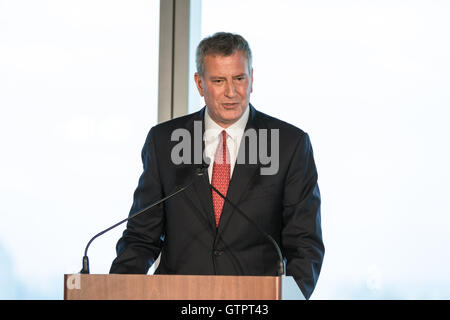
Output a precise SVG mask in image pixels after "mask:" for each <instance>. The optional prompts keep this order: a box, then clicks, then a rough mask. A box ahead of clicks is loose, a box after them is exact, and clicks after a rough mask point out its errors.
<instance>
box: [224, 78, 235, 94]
mask: <svg viewBox="0 0 450 320" xmlns="http://www.w3.org/2000/svg"><path fill="white" fill-rule="evenodd" d="M225 96H226V97H228V98H233V97H235V96H236V87H235V86H234V83H233V81H228V83H227V87H226V89H225Z"/></svg>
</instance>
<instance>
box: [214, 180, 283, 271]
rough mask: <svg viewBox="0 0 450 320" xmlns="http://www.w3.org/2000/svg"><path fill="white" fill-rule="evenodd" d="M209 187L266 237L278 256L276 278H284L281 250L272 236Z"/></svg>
mask: <svg viewBox="0 0 450 320" xmlns="http://www.w3.org/2000/svg"><path fill="white" fill-rule="evenodd" d="M209 185H210V187H211V188H212V189H213V190H214V191H215V192H216V193H217V194H218V195H219V196H220V197H221V198H222V199H224V200H225V201H227V202H228V203H229V204H230V205H231V206H232V207H233V209H235V210H236V211H237V212H238V213H239V214H240V215H241V216H243V217H244V218H245V220H247V221H248V222H249V223H250V224H252V225H253V226H254V227H255V228H256V229H258V231H259V232H260V233H261V234H263V235H264V237H266V238H267V239H268V240H269V241H270V242H271V243H272V245H273V246H274V248H275V250H276V251H277V254H278V270H277V275H278V276H284V275H285V274H286V273H285V270H284V261H283V255H282V253H281V249H280V247H279V246H278V244H277V242H276V241H275V240H274V239H273V238H272V236H271V235H270V234H268V233H267V232H265V231H264V230H262V229H261V227H260V226H259V225H258V224H256V223H255V222H254V221H253V220H252V219H250V218H249V217H248V216H247V215H246V214H245V213H244V212H242V210H241V209H239V208H238V207H237V206H236V205H235V204H234V203H233V202H231V200H230V199H228V198H227V197H226V196H224V195H223V194H222V193H221V192H220V191H219V190H217V189H216V188H215V187H214V186H213V185H212V184H209Z"/></svg>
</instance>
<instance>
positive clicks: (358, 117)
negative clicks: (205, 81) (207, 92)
mask: <svg viewBox="0 0 450 320" xmlns="http://www.w3.org/2000/svg"><path fill="white" fill-rule="evenodd" d="M202 10H203V11H202V15H203V19H202V30H203V31H202V32H203V36H207V35H210V34H213V33H214V32H217V31H230V32H236V33H239V34H241V35H243V36H244V37H245V38H246V39H247V40H248V41H249V43H250V46H251V48H252V51H253V58H254V59H253V67H254V87H253V89H254V90H253V95H252V98H251V102H252V104H253V105H254V106H255V107H256V108H257V109H259V110H260V111H263V112H266V113H268V114H270V115H273V116H276V117H279V118H281V119H283V120H285V121H288V122H290V123H293V124H295V125H297V126H298V127H300V128H302V129H303V130H305V131H306V132H308V133H309V135H310V138H311V141H312V144H313V148H314V154H315V159H316V164H317V167H318V171H319V186H320V188H321V194H322V200H323V205H322V227H323V238H324V242H325V247H326V253H325V260H324V264H323V267H322V273H321V276H320V278H319V281H318V285H317V287H316V290H315V293H314V294H313V296H312V298H313V299H346V298H350V299H434V298H446V299H448V298H450V272H449V270H450V253H449V252H450V250H449V248H450V236H449V232H450V205H449V203H448V201H449V200H448V198H449V194H450V182H449V178H450V169H449V165H448V164H449V163H450V150H449V145H450V143H449V140H450V129H449V125H448V122H449V119H450V111H449V108H450V62H449V61H450V60H449V57H450V40H449V39H450V38H449V36H448V31H449V30H450V19H448V17H450V2H448V1H425V0H423V1H406V0H405V1H399V0H389V1H348V0H347V1H331V0H329V1H324V0H322V1H298V0H292V1H287V0H283V1H276V2H274V1H262V0H257V1H256V0H247V1H238V0H229V1H226V2H224V1H220V0H207V1H203V8H202Z"/></svg>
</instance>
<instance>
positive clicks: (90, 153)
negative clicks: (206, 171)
mask: <svg viewBox="0 0 450 320" xmlns="http://www.w3.org/2000/svg"><path fill="white" fill-rule="evenodd" d="M158 34H159V1H157V0H152V1H144V0H142V1H106V0H104V1H100V0H96V1H90V0H86V1H79V0H77V1H75V0H74V1H57V0H54V1H24V0H20V1H17V0H14V1H13V0H10V1H0V108H1V116H0V145H1V151H0V152H1V157H0V217H1V223H0V298H8V299H9V298H12V299H23V298H26V299H46V298H52V299H61V298H62V297H63V275H64V273H76V272H79V271H80V270H81V258H82V256H83V253H84V247H85V246H86V243H87V242H88V240H89V239H90V238H91V237H92V236H93V235H94V234H96V233H97V232H99V231H101V230H102V229H104V228H106V227H108V226H110V225H112V224H113V223H115V222H117V221H119V220H121V219H123V218H124V217H126V216H127V215H128V211H129V209H130V207H131V203H132V195H133V192H134V189H135V188H136V186H137V182H138V178H139V175H140V174H141V170H142V164H141V159H140V151H141V148H142V145H143V144H144V141H145V137H146V134H147V132H148V130H149V129H150V127H151V126H153V125H154V124H156V119H157V113H156V110H157V92H158V91H157V81H158V45H159V42H158V39H159V36H158ZM122 231H123V229H120V228H119V229H117V230H115V231H113V232H111V233H110V234H107V235H105V236H104V237H102V238H99V239H98V240H96V241H95V242H94V243H93V244H92V246H91V247H90V249H89V257H90V260H91V272H92V273H108V272H109V267H110V265H111V262H112V260H113V258H114V257H115V244H116V242H117V240H118V239H119V237H120V234H121V232H122Z"/></svg>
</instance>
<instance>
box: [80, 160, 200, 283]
mask: <svg viewBox="0 0 450 320" xmlns="http://www.w3.org/2000/svg"><path fill="white" fill-rule="evenodd" d="M203 173H204V170H203V168H198V169H197V172H196V174H197V176H202V175H203ZM194 182H195V179H193V180H192V181H191V182H190V183H189V184H188V185H186V186H184V187H182V188H181V189H179V190H178V191H175V192H174V193H172V194H170V195H168V196H167V197H164V198H162V199H160V200H158V201H156V202H154V203H152V204H151V205H149V206H147V207H145V208H143V209H141V210H139V211H138V212H136V213H134V214H132V215H131V216H129V217H128V218H125V219H123V220H122V221H119V222H117V223H116V224H115V225H113V226H111V227H109V228H107V229H105V230H103V231H101V232H99V233H97V234H96V235H95V236H94V237H92V239H91V240H89V242H88V244H87V245H86V249H85V250H84V256H83V268H82V269H81V271H80V273H83V274H89V258H88V255H87V252H88V248H89V246H90V245H91V243H92V241H94V240H95V239H96V238H98V237H100V236H101V235H102V234H104V233H106V232H108V231H109V230H111V229H114V228H115V227H117V226H119V225H121V224H122V223H124V222H126V221H128V220H131V219H134V218H136V217H137V216H138V215H140V214H142V213H143V212H146V211H147V210H150V209H152V208H153V207H155V206H157V205H159V204H161V203H163V202H164V201H166V200H169V199H170V198H172V197H173V196H175V195H177V194H178V193H180V192H183V191H184V190H186V189H187V188H189V187H190V186H191V185H192V184H193V183H194Z"/></svg>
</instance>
